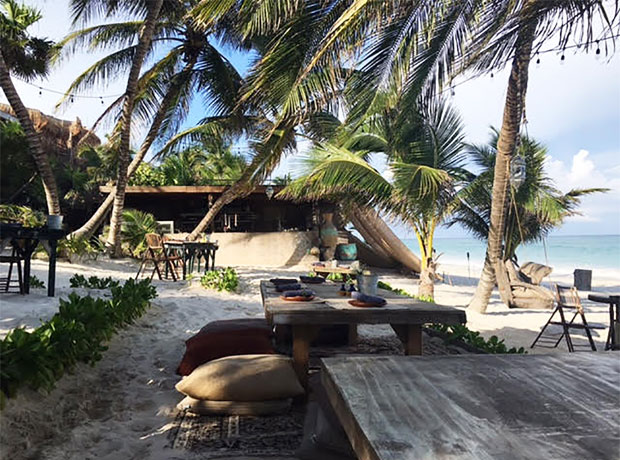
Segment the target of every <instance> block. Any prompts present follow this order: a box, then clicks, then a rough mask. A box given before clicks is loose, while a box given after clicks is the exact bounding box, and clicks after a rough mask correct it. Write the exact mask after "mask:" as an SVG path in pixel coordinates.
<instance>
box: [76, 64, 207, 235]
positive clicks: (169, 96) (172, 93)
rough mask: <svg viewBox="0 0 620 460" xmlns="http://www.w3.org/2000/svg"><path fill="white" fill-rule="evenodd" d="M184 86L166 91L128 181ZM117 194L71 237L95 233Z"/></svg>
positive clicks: (101, 206)
mask: <svg viewBox="0 0 620 460" xmlns="http://www.w3.org/2000/svg"><path fill="white" fill-rule="evenodd" d="M197 59H198V56H197V55H194V56H193V57H192V58H191V59H190V61H189V62H188V63H187V65H186V66H185V67H184V69H183V70H182V71H181V74H184V73H187V72H190V71H191V70H192V68H193V67H194V65H195V64H196V60H197ZM177 75H180V74H177ZM182 86H183V85H182V83H181V82H178V83H177V84H174V85H172V86H171V87H170V89H169V90H168V91H167V92H166V94H165V96H164V98H163V99H162V101H161V104H160V106H159V109H158V110H157V113H156V114H155V117H154V118H153V122H152V123H151V127H150V128H149V132H148V133H147V135H146V137H145V138H144V141H143V142H142V145H141V146H140V150H138V152H137V153H136V156H135V157H134V158H133V160H132V161H131V163H130V164H129V167H128V168H127V181H129V179H130V178H131V176H133V174H134V173H135V172H136V170H137V169H138V166H140V163H142V160H144V157H145V156H146V153H147V152H148V151H149V149H150V148H151V145H152V144H153V142H154V141H155V139H156V138H157V135H158V134H159V128H160V127H161V124H162V123H163V121H164V119H165V118H166V113H167V112H168V109H169V108H170V106H171V104H172V103H173V102H174V101H175V100H176V98H177V96H178V94H179V91H180V90H181V88H182ZM115 196H116V188H113V189H112V191H110V193H108V196H107V197H106V199H105V200H104V201H103V203H101V204H100V205H99V208H97V210H96V211H95V212H94V213H93V215H92V216H91V217H90V219H88V221H87V222H86V223H85V224H84V225H82V226H81V227H80V228H79V229H77V230H75V231H74V232H73V233H71V234H70V235H69V237H86V238H90V237H91V236H92V235H93V233H95V230H97V228H99V226H100V225H101V223H102V222H103V219H105V217H106V215H107V214H108V212H109V211H110V207H111V206H112V203H113V202H114V197H115Z"/></svg>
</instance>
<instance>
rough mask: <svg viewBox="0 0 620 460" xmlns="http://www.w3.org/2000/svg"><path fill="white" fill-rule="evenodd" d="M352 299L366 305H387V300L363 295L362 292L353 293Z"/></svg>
mask: <svg viewBox="0 0 620 460" xmlns="http://www.w3.org/2000/svg"><path fill="white" fill-rule="evenodd" d="M351 297H352V298H353V299H355V300H359V301H360V302H364V303H372V304H376V305H385V304H386V300H385V299H384V298H383V297H379V296H376V295H368V294H362V293H361V292H352V293H351Z"/></svg>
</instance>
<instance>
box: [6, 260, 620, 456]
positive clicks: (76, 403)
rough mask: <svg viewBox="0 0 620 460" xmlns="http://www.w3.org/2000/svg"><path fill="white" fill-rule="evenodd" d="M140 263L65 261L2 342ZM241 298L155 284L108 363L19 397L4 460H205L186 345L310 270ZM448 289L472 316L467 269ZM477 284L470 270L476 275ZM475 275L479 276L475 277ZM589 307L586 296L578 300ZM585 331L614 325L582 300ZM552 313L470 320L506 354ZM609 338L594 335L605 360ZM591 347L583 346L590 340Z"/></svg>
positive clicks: (495, 305) (401, 282)
mask: <svg viewBox="0 0 620 460" xmlns="http://www.w3.org/2000/svg"><path fill="white" fill-rule="evenodd" d="M136 269H137V265H136V262H135V261H131V260H121V261H111V260H107V259H102V260H98V261H96V262H89V263H87V264H79V265H78V264H70V263H68V262H64V261H61V262H59V263H58V267H57V283H56V286H57V290H56V297H55V298H49V297H47V296H46V291H45V290H44V289H33V290H32V292H31V294H30V295H27V296H20V295H17V294H8V295H3V296H2V297H0V333H1V334H2V336H4V335H5V334H6V333H7V331H9V330H10V329H13V328H15V327H20V326H24V327H26V328H34V327H36V326H37V325H38V324H39V323H40V321H41V320H46V319H48V318H50V317H51V316H52V315H53V314H54V313H55V312H56V311H57V308H58V300H59V298H63V297H67V296H68V294H69V293H70V292H72V291H76V292H78V294H80V295H86V294H92V295H105V294H104V293H105V291H97V290H88V289H84V288H79V289H72V288H70V287H69V278H70V277H71V276H72V275H73V274H74V273H81V274H83V275H85V276H92V275H96V276H99V277H106V276H112V277H113V278H116V279H127V278H130V277H132V276H133V275H134V274H135V272H136ZM237 271H238V273H239V276H240V286H239V289H238V293H232V294H231V293H220V292H216V291H211V290H206V289H204V288H203V287H202V286H200V284H199V283H198V282H197V280H194V281H185V282H177V283H173V282H170V281H154V285H155V286H156V288H157V292H158V297H157V299H155V301H154V302H153V305H152V307H151V308H150V309H149V310H148V311H147V313H146V314H145V315H144V316H143V317H141V318H140V319H139V320H138V321H137V322H136V323H135V324H134V325H131V326H129V327H127V328H126V329H124V330H121V331H120V332H119V333H118V334H117V335H115V336H114V337H113V338H112V339H111V341H110V343H109V344H108V347H109V349H108V350H107V351H106V352H105V353H104V355H103V359H102V360H101V361H100V362H98V363H97V364H96V365H95V366H94V367H90V366H85V365H80V366H78V367H77V368H76V369H75V370H74V371H73V373H71V374H66V375H64V376H63V377H62V379H61V380H60V381H58V384H57V386H56V388H55V389H54V390H53V391H51V392H50V393H49V394H46V393H35V392H32V391H26V390H24V391H21V392H20V393H19V395H18V396H17V397H16V398H15V399H12V400H9V402H8V404H7V407H6V408H5V410H4V411H3V413H2V421H1V423H2V425H1V429H0V445H1V446H2V458H6V459H9V458H10V459H26V458H41V459H75V460H77V459H80V460H81V459H94V458H97V459H110V460H111V459H151V460H160V459H171V458H174V459H185V458H189V459H191V458H198V457H197V456H196V455H195V454H193V453H192V452H190V451H185V450H179V449H172V448H171V447H170V440H169V434H170V430H171V429H173V423H172V422H173V420H174V416H175V414H176V412H177V409H176V407H175V406H176V404H177V403H178V402H179V401H180V400H181V399H182V396H181V395H180V394H179V393H178V392H177V391H176V390H175V389H174V385H175V384H176V383H177V382H178V381H179V379H180V377H179V376H177V375H176V374H175V369H176V366H177V365H178V362H179V361H180V359H181V356H182V355H183V352H184V341H185V340H186V339H187V338H189V337H190V336H192V335H193V334H195V333H196V332H197V331H198V330H199V329H200V328H201V327H202V326H204V325H205V324H206V323H207V322H209V321H212V320H216V319H228V318H261V317H263V310H262V305H261V299H260V292H259V282H260V280H263V279H269V278H272V277H274V276H282V277H289V276H297V275H300V274H306V273H307V271H308V267H303V266H297V267H289V268H266V267H263V268H260V267H238V268H237ZM438 271H439V273H442V274H444V281H443V282H440V283H438V284H437V285H436V287H435V297H436V302H437V303H440V304H444V305H449V306H454V307H457V308H465V307H466V306H467V303H468V301H469V300H470V299H471V297H472V295H473V292H474V290H475V286H476V282H477V278H476V277H475V276H468V269H467V266H462V265H460V266H459V265H448V264H446V265H441V266H440V268H439V270H438ZM32 273H33V274H34V275H36V276H37V277H38V278H39V279H41V280H46V279H47V276H46V273H47V264H46V263H45V262H42V261H33V268H32ZM469 274H470V275H472V273H471V267H470V273H469ZM476 275H477V273H476ZM381 280H382V281H384V282H387V283H389V284H390V285H392V286H393V287H395V288H402V289H405V290H406V291H408V292H411V293H413V294H415V293H416V291H417V286H416V284H415V281H414V280H413V279H412V278H408V277H406V276H403V275H401V274H399V273H398V272H395V271H382V272H381ZM550 281H551V282H560V283H563V284H568V285H571V284H572V275H571V274H567V273H560V274H552V275H551V277H550V279H547V280H546V281H545V283H544V284H545V285H548V283H549V282H550ZM593 290H594V291H595V292H614V291H618V290H620V276H618V273H615V272H613V270H612V272H611V273H610V272H609V271H604V272H603V273H602V274H599V273H598V272H597V271H596V270H595V271H594V274H593ZM580 294H581V296H582V299H585V298H586V297H587V294H588V293H587V292H581V293H580ZM584 305H585V306H586V307H587V309H588V313H587V316H588V321H589V322H591V323H602V324H607V323H608V320H609V317H608V307H607V306H606V305H603V304H593V303H591V302H588V301H585V300H584ZM549 315H550V311H548V310H510V309H508V308H507V307H505V306H504V305H503V304H502V303H501V302H500V301H499V297H498V294H497V291H495V292H494V294H493V297H492V299H491V303H490V305H489V309H488V311H487V313H486V314H476V313H473V312H470V311H467V319H468V321H467V326H468V327H469V328H470V329H472V330H475V331H479V332H480V333H481V334H482V335H484V336H485V337H487V338H488V337H490V336H491V335H497V336H498V337H499V338H500V339H504V340H505V342H506V345H507V346H509V347H512V346H515V347H521V346H523V347H525V348H529V345H530V344H531V342H532V341H533V339H534V338H535V337H536V335H537V333H538V332H539V330H540V328H541V327H542V325H543V324H544V323H545V322H546V321H547V319H548V318H549ZM606 333H607V331H606V330H601V331H595V332H594V339H595V341H596V344H597V348H598V349H599V350H602V349H603V348H604V342H605V340H606ZM359 334H360V336H361V337H363V336H383V335H391V334H393V333H392V332H391V329H390V328H389V326H362V327H360V328H359ZM584 342H585V339H584ZM565 351H566V349H565V345H564V344H563V345H562V346H561V347H560V348H559V349H555V350H549V349H543V348H535V349H534V350H528V352H529V353H549V352H551V353H563V352H565Z"/></svg>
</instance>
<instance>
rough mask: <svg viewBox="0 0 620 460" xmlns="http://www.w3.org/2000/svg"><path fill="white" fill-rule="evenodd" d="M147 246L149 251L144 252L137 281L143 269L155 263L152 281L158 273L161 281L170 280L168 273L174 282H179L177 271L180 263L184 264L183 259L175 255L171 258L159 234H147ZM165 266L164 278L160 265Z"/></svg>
mask: <svg viewBox="0 0 620 460" xmlns="http://www.w3.org/2000/svg"><path fill="white" fill-rule="evenodd" d="M146 244H147V249H146V251H144V256H143V257H142V263H141V264H140V268H139V269H138V273H137V274H136V279H137V278H138V277H139V276H140V273H141V272H142V269H143V268H144V267H145V266H146V264H147V263H148V262H153V265H154V267H153V272H152V273H151V279H153V276H155V273H157V276H158V277H159V279H160V280H163V279H164V278H165V279H167V278H168V273H170V274H171V275H172V280H173V281H177V280H178V274H177V272H176V270H177V269H178V263H179V262H181V264H183V258H182V257H180V256H178V255H174V256H171V255H169V254H168V253H167V252H166V248H165V247H164V244H163V240H162V237H161V236H160V235H158V234H157V233H147V235H146ZM162 262H163V264H164V273H165V277H164V276H162V271H161V269H160V267H159V264H160V263H162Z"/></svg>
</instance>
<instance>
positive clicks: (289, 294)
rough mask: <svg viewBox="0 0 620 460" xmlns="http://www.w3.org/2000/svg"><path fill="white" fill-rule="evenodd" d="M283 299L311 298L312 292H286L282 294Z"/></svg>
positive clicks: (308, 290)
mask: <svg viewBox="0 0 620 460" xmlns="http://www.w3.org/2000/svg"><path fill="white" fill-rule="evenodd" d="M282 295H283V296H284V297H312V296H313V295H314V291H311V290H310V289H297V290H294V291H286V292H285V293H284V294H282Z"/></svg>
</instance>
